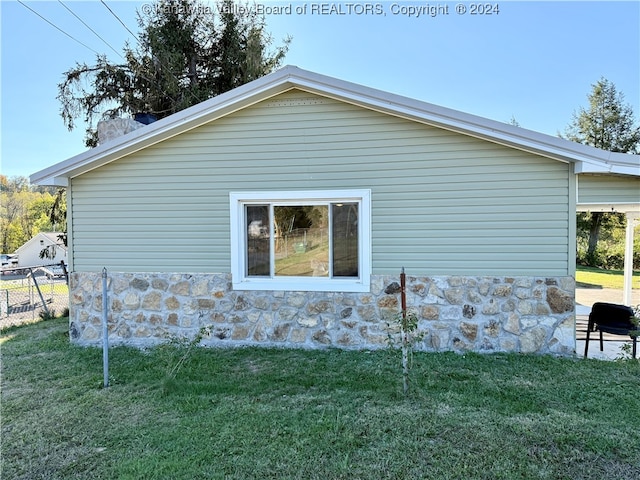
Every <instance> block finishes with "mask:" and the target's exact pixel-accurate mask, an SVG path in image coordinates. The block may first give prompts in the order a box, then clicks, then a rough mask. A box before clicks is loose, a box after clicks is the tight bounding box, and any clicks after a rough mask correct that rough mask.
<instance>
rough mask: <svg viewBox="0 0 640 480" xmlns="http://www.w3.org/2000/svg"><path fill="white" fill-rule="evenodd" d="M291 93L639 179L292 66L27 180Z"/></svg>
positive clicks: (551, 143) (72, 171) (617, 164)
mask: <svg viewBox="0 0 640 480" xmlns="http://www.w3.org/2000/svg"><path fill="white" fill-rule="evenodd" d="M291 89H299V90H303V91H306V92H310V93H314V94H317V95H321V96H325V97H330V98H334V99H336V100H340V101H344V102H347V103H351V104H354V105H358V106H361V107H364V108H368V109H372V110H376V111H379V112H382V113H386V114H388V115H394V116H397V117H401V118H406V119H409V120H413V121H416V122H420V123H424V124H427V125H431V126H435V127H439V128H444V129H447V130H451V131H454V132H458V133H461V134H464V135H470V136H473V137H477V138H481V139H484V140H487V141H490V142H494V143H498V144H501V145H505V146H508V147H512V148H516V149H519V150H524V151H527V152H531V153H535V154H538V155H543V156H546V157H549V158H552V159H555V160H559V161H563V162H570V163H575V169H574V171H575V172H576V173H612V174H622V175H634V176H640V155H629V154H624V153H614V152H607V151H604V150H600V149H597V148H594V147H589V146H587V145H582V144H579V143H575V142H571V141H568V140H565V139H562V138H557V137H553V136H550V135H546V134H542V133H538V132H534V131H531V130H526V129H524V128H520V127H515V126H513V125H508V124H505V123H501V122H497V121H495V120H489V119H487V118H483V117H478V116H476V115H471V114H468V113H464V112H460V111H457V110H452V109H449V108H445V107H440V106H437V105H433V104H430V103H426V102H421V101H418V100H414V99H411V98H407V97H403V96H400V95H395V94H392V93H388V92H383V91H381V90H376V89H373V88H369V87H365V86H362V85H358V84H354V83H350V82H346V81H343V80H338V79H336V78H332V77H328V76H325V75H320V74H317V73H314V72H310V71H307V70H302V69H300V68H298V67H295V66H286V67H283V68H281V69H279V70H277V71H275V72H273V73H271V74H269V75H266V76H264V77H261V78H259V79H257V80H254V81H253V82H250V83H247V84H245V85H242V86H240V87H238V88H235V89H233V90H230V91H229V92H226V93H223V94H221V95H218V96H216V97H214V98H211V99H209V100H206V101H204V102H202V103H199V104H197V105H194V106H192V107H189V108H187V109H185V110H182V111H180V112H178V113H175V114H173V115H170V116H169V117H166V118H163V119H162V120H159V121H157V122H154V123H152V124H150V125H147V126H146V127H143V128H139V129H137V130H134V131H133V132H130V133H128V134H126V135H123V136H121V137H118V138H116V139H113V140H111V141H108V142H106V143H104V144H102V145H99V146H97V147H95V148H93V149H91V150H88V151H86V152H84V153H81V154H79V155H76V156H74V157H71V158H69V159H67V160H65V161H62V162H60V163H57V164H55V165H53V166H51V167H48V168H45V169H44V170H40V171H39V172H36V173H34V174H32V175H31V179H30V180H31V183H33V184H36V185H59V186H67V185H68V179H69V178H73V177H75V176H78V175H81V174H83V173H85V172H88V171H90V170H93V169H95V168H98V167H100V166H102V165H105V164H107V163H109V162H112V161H114V160H117V159H119V158H122V157H124V156H126V155H129V154H131V153H133V152H136V151H138V150H141V149H144V148H146V147H149V146H151V145H154V144H156V143H158V142H161V141H163V140H166V139H168V138H171V137H173V136H175V135H179V134H181V133H183V132H186V131H188V130H191V129H193V128H196V127H199V126H201V125H203V124H205V123H208V122H211V121H213V120H216V119H218V118H220V117H223V116H226V115H229V114H231V113H233V112H236V111H238V110H241V109H243V108H246V107H248V106H250V105H253V104H255V103H258V102H261V101H263V100H266V99H268V98H270V97H273V96H275V95H278V94H281V93H283V92H286V91H288V90H291Z"/></svg>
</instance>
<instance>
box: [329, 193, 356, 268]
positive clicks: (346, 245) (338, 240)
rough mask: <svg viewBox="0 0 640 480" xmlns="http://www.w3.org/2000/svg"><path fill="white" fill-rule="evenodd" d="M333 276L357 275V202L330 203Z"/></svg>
mask: <svg viewBox="0 0 640 480" xmlns="http://www.w3.org/2000/svg"><path fill="white" fill-rule="evenodd" d="M331 215H332V238H333V251H332V254H333V276H334V277H357V276H358V204H357V203H334V204H332V205H331Z"/></svg>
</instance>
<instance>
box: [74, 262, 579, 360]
mask: <svg viewBox="0 0 640 480" xmlns="http://www.w3.org/2000/svg"><path fill="white" fill-rule="evenodd" d="M107 280H108V281H107V285H108V290H107V297H108V326H109V343H110V344H112V345H113V344H127V345H133V346H145V345H150V344H155V343H159V342H162V341H166V340H168V339H171V338H176V337H177V338H194V337H195V335H197V334H198V333H199V332H201V331H204V332H205V337H204V340H203V342H202V343H203V344H204V345H210V346H240V345H264V346H283V347H294V348H325V347H338V348H350V349H369V348H370V349H375V348H383V347H386V346H387V339H388V331H389V322H392V321H393V318H394V316H396V315H397V314H398V312H399V311H400V285H399V282H400V279H399V277H394V276H379V275H378V276H375V275H374V276H372V281H371V293H330V292H270V291H269V292H263V291H260V292H257V291H233V290H232V289H231V277H230V275H227V274H210V275H203V274H197V275H187V274H161V273H159V274H130V273H111V272H109V275H108V279H107ZM70 281H71V282H70V290H71V291H70V336H71V339H72V341H73V342H74V343H77V344H81V345H99V344H100V343H101V335H102V327H101V321H102V320H101V318H102V300H103V299H102V277H101V275H100V274H97V273H96V274H94V273H73V274H72V275H71V279H70ZM406 292H407V306H408V308H409V309H411V310H413V311H414V312H415V313H416V315H417V317H418V319H419V330H420V331H421V332H422V333H423V334H424V337H423V341H422V342H421V343H420V344H419V345H418V348H419V349H421V350H426V351H445V350H454V351H458V352H464V351H479V352H496V351H509V352H524V353H533V352H535V353H554V354H563V355H572V354H574V352H575V315H574V311H575V308H574V292H575V283H574V280H573V278H571V277H552V278H544V277H515V278H512V277H464V276H451V277H444V276H438V277H426V276H410V275H407V279H406ZM203 329H204V330H203Z"/></svg>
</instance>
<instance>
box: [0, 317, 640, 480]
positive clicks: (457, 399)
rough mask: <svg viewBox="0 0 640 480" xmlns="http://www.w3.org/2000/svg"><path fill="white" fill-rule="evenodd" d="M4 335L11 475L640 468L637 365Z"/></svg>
mask: <svg viewBox="0 0 640 480" xmlns="http://www.w3.org/2000/svg"><path fill="white" fill-rule="evenodd" d="M1 342H2V344H1V346H0V348H1V349H2V465H1V467H2V478H7V479H9V478H11V479H25V480H26V479H30V480H31V479H116V478H117V479H194V478H199V479H200V478H202V479H205V478H207V479H208V478H213V479H223V478H224V479H247V478H259V479H268V478H278V479H280V478H300V479H322V480H325V479H338V478H345V479H347V478H348V479H372V478H375V479H378V478H394V479H413V478H416V479H418V478H438V479H461V478H464V479H467V478H469V479H471V478H473V479H483V478H484V479H514V478H535V479H545V478H548V479H558V478H567V479H578V478H579V479H597V480H603V479H608V478H611V479H614V478H620V479H623V478H624V479H630V478H640V449H639V448H638V445H640V429H638V426H637V421H638V412H640V395H639V392H640V363H639V362H637V361H631V360H627V361H619V362H602V361H597V360H577V359H561V358H554V357H551V356H527V355H516V354H494V355H476V354H471V355H464V356H463V355H459V354H455V353H442V354H424V353H419V354H415V356H414V366H413V370H412V376H413V383H412V386H411V391H410V395H409V396H408V397H407V398H404V397H403V396H402V393H401V392H402V381H401V376H400V358H399V354H397V353H396V352H393V353H390V352H389V351H378V352H350V351H341V350H333V349H332V350H326V351H302V350H284V349H283V350H280V349H257V348H246V349H229V350H217V349H200V348H196V349H194V350H192V352H191V354H190V355H189V356H188V357H187V359H186V362H185V363H184V364H183V366H182V368H181V369H180V370H179V371H178V373H177V376H176V377H175V378H173V379H172V378H171V377H169V376H168V372H169V371H170V370H171V368H172V367H173V366H175V365H176V364H177V363H178V361H179V359H180V358H182V356H183V355H184V352H185V350H184V349H172V348H166V347H165V348H155V349H150V350H147V351H139V350H135V349H131V348H123V347H118V348H112V349H111V352H110V377H111V386H110V387H109V388H107V389H104V388H102V351H101V349H99V348H80V347H75V346H72V345H70V344H69V340H68V335H67V320H66V319H56V320H50V321H46V322H41V323H39V324H34V325H26V326H23V327H18V328H12V329H9V330H6V331H4V332H3V333H2V336H1Z"/></svg>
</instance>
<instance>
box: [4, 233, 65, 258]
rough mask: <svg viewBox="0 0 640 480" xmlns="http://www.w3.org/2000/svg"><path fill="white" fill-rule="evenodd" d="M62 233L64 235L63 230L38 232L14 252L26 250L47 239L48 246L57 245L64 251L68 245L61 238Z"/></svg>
mask: <svg viewBox="0 0 640 480" xmlns="http://www.w3.org/2000/svg"><path fill="white" fill-rule="evenodd" d="M60 235H64V234H63V233H62V232H38V233H37V234H35V235H34V236H33V237H31V238H30V239H29V240H27V241H26V242H24V243H23V244H22V245H21V246H20V247H18V249H17V250H16V251H15V252H14V253H17V254H19V253H22V252H24V250H26V249H27V248H29V247H30V246H31V245H32V244H34V243H36V242H37V241H39V240H43V241H47V242H48V243H47V246H49V245H55V246H56V247H58V248H60V249H62V250H63V251H65V252H66V251H67V247H66V246H65V245H64V244H63V243H62V241H61V240H60V238H59V237H60Z"/></svg>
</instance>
